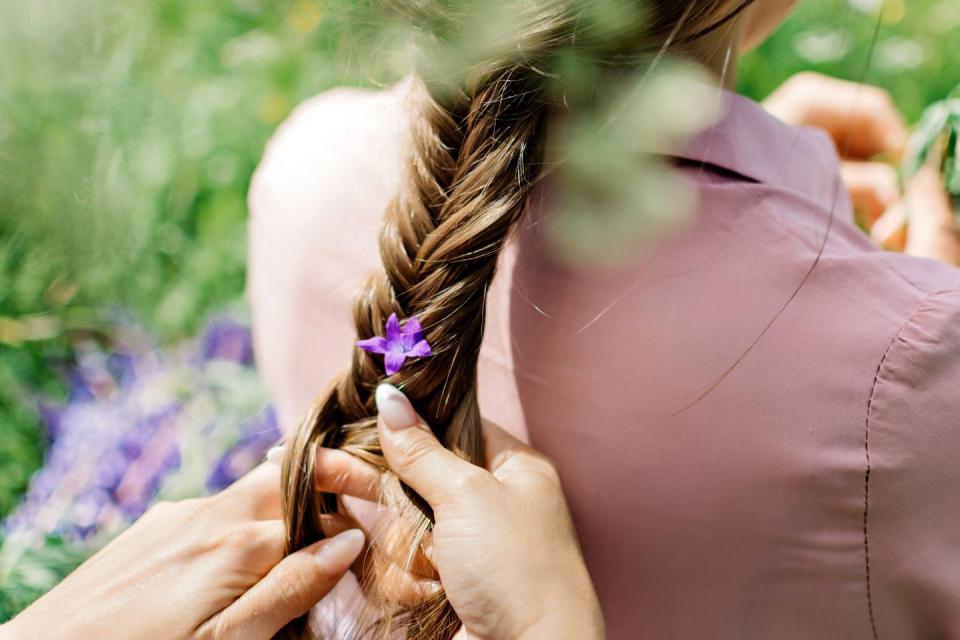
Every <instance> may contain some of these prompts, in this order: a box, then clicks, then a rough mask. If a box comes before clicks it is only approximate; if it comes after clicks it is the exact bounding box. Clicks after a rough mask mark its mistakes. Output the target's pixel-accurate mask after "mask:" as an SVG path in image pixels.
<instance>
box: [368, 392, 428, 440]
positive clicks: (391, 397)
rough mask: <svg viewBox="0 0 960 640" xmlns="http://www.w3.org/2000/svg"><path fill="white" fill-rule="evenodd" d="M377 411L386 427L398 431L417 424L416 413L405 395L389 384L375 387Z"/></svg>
mask: <svg viewBox="0 0 960 640" xmlns="http://www.w3.org/2000/svg"><path fill="white" fill-rule="evenodd" d="M376 400H377V411H378V412H379V413H380V419H381V420H383V424H385V425H386V426H387V428H388V429H392V430H394V431H400V430H401V429H408V428H410V427H412V426H414V425H415V424H417V422H418V420H417V413H416V412H415V411H414V410H413V407H412V406H410V401H409V400H407V396H405V395H403V392H401V391H400V390H399V389H397V388H396V387H394V386H393V385H390V384H381V385H380V386H378V387H377V394H376Z"/></svg>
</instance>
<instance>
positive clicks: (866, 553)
mask: <svg viewBox="0 0 960 640" xmlns="http://www.w3.org/2000/svg"><path fill="white" fill-rule="evenodd" d="M955 291H957V289H955V288H950V289H940V290H937V291H933V292H930V293H927V294H926V295H925V296H924V297H923V298H922V299H921V300H920V302H919V303H918V304H917V306H916V308H915V309H914V310H913V311H912V312H911V313H910V315H909V316H907V319H906V320H905V321H904V323H903V325H901V327H900V328H899V329H898V330H897V332H896V334H894V336H893V338H891V340H890V342H889V344H887V348H886V349H885V350H884V352H883V355H882V356H881V358H880V362H879V364H878V365H877V370H876V372H875V373H874V376H873V385H872V386H871V388H870V397H869V398H868V400H867V410H866V419H865V421H864V434H863V452H864V461H865V468H864V474H863V563H864V583H865V587H866V596H867V615H868V617H869V620H870V630H871V632H872V638H873V640H880V635H879V631H878V628H877V620H876V615H875V610H874V605H873V585H872V583H871V576H870V535H869V534H870V529H869V516H870V473H871V464H870V420H871V418H872V417H873V401H874V399H875V398H876V397H877V390H878V389H879V387H880V373H881V372H882V371H883V369H884V365H886V363H887V359H888V357H889V356H890V354H891V352H892V351H893V349H894V346H895V345H897V344H898V343H900V342H903V339H902V338H903V333H904V331H906V330H907V328H909V327H910V326H911V325H912V324H913V323H914V321H915V320H916V318H917V315H918V314H919V313H920V311H922V310H923V309H924V307H926V306H927V304H928V303H929V302H930V300H931V299H933V298H934V297H936V296H939V295H941V294H945V293H952V292H955Z"/></svg>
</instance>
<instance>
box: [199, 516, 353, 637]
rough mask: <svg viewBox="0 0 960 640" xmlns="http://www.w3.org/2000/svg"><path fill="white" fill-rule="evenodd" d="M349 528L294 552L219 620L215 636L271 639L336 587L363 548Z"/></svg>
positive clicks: (231, 606) (215, 621) (215, 620)
mask: <svg viewBox="0 0 960 640" xmlns="http://www.w3.org/2000/svg"><path fill="white" fill-rule="evenodd" d="M363 541H364V538H363V533H362V532H361V531H360V530H359V529H350V530H349V531H345V532H343V533H341V534H340V535H338V536H336V537H333V538H329V539H326V540H321V541H320V542H317V543H315V544H312V545H310V546H309V547H306V548H304V549H301V550H300V551H298V552H296V553H294V554H291V555H289V556H287V557H286V558H284V559H283V560H282V561H281V562H280V563H279V564H277V565H276V566H275V567H274V568H273V569H272V570H271V571H270V572H269V573H268V574H267V575H266V576H264V578H263V579H262V580H260V582H258V583H257V584H255V585H254V586H253V588H251V589H250V590H249V591H247V592H246V593H244V594H243V595H242V596H240V598H239V599H238V600H237V601H236V602H234V603H233V604H232V605H230V606H229V607H228V608H227V609H226V610H225V611H224V612H223V613H221V614H220V615H219V616H217V618H215V619H214V621H213V624H215V626H216V630H217V632H218V633H217V634H216V637H234V636H235V635H237V636H240V635H241V634H242V637H244V638H250V639H252V640H269V639H270V638H272V637H273V636H274V634H276V633H277V631H279V630H280V629H281V628H283V626H284V625H286V624H287V623H288V622H290V621H291V620H293V619H295V618H298V617H300V616H302V615H303V614H305V613H306V612H307V611H309V610H310V608H311V607H312V606H313V605H315V604H316V603H317V602H319V600H320V599H321V598H322V597H323V596H325V595H326V594H327V593H329V592H330V590H331V589H333V588H334V587H335V586H336V584H337V582H339V581H340V578H342V577H343V575H344V574H345V573H346V572H347V569H348V568H349V567H350V565H351V564H352V563H353V561H354V560H355V559H356V558H357V556H358V555H359V553H360V551H361V550H362V549H363Z"/></svg>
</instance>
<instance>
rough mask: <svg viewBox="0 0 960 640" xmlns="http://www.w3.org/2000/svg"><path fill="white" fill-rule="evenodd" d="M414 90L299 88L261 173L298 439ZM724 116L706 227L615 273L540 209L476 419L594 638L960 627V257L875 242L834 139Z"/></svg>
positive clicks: (267, 261) (508, 287)
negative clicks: (575, 246)
mask: <svg viewBox="0 0 960 640" xmlns="http://www.w3.org/2000/svg"><path fill="white" fill-rule="evenodd" d="M405 100H406V89H405V87H404V85H398V87H395V88H394V89H392V90H388V91H380V92H369V91H361V90H353V89H339V90H334V91H331V92H327V93H325V94H322V95H321V96H319V97H317V98H314V99H313V100H311V101H309V102H307V103H305V104H304V105H302V106H301V107H300V108H299V109H298V110H297V111H296V112H295V113H294V114H293V116H292V117H291V118H290V119H289V121H288V122H287V123H285V124H284V125H283V126H282V127H281V128H280V130H279V131H278V133H277V134H276V136H275V137H274V139H273V140H272V142H271V143H270V145H269V147H268V149H267V151H266V154H265V157H264V160H263V162H262V164H261V166H260V168H259V169H258V171H257V174H256V176H255V179H254V181H253V185H252V189H251V194H250V207H251V221H250V270H249V282H248V294H249V299H250V302H251V305H252V309H253V318H254V335H255V345H256V353H257V359H258V364H259V366H260V368H261V370H262V371H263V374H264V376H265V378H266V381H267V384H268V385H269V387H270V389H271V392H272V394H273V397H274V399H275V401H276V404H277V409H278V412H279V416H280V418H281V421H282V422H283V424H284V426H285V428H286V429H288V430H289V429H292V428H295V427H296V425H297V423H298V420H299V418H300V417H301V416H302V415H303V414H304V413H305V411H306V409H307V407H308V405H309V403H310V402H311V400H312V399H313V398H314V396H315V395H316V394H317V393H318V392H319V391H321V390H322V389H323V388H324V386H325V385H326V384H327V383H328V381H329V380H330V379H331V378H332V377H333V376H334V375H335V374H336V373H337V372H338V371H340V370H342V369H343V368H344V367H345V366H347V365H348V363H349V359H350V356H351V349H352V348H353V341H354V340H355V339H356V338H355V335H354V328H353V324H352V322H351V308H352V302H353V296H354V295H355V292H356V291H357V289H358V287H359V285H360V283H361V282H362V280H363V279H364V277H365V276H367V275H368V274H370V273H371V272H374V271H376V270H378V269H379V268H380V265H379V259H378V254H377V234H378V229H379V224H380V220H381V216H382V212H383V210H384V208H385V206H386V204H387V202H388V200H389V199H390V197H391V196H392V195H393V193H394V192H395V191H396V189H397V185H398V183H399V180H400V176H401V175H402V159H403V149H404V145H405V144H406V139H407V135H408V133H407V131H408V119H407V115H406V114H407V109H406V108H405ZM723 101H724V103H725V104H726V109H725V115H724V116H723V118H722V119H721V120H720V122H719V123H718V124H717V125H716V126H715V127H713V128H712V129H711V130H710V131H708V132H705V133H704V134H703V135H701V136H699V137H698V138H697V140H695V141H694V142H693V143H692V144H690V145H689V146H688V147H687V148H686V149H685V150H683V151H682V152H681V153H678V154H677V155H678V156H679V157H681V158H683V159H684V160H685V161H689V162H684V163H682V166H684V167H687V168H684V169H682V171H683V172H684V173H685V174H686V175H687V176H688V178H689V180H690V184H691V188H695V189H697V192H698V194H699V201H700V203H701V205H700V208H699V213H698V214H697V215H696V216H695V218H694V219H693V220H692V221H691V222H690V223H689V224H688V225H687V226H686V227H685V228H684V230H683V231H682V232H679V233H675V234H673V235H671V236H670V237H669V238H664V239H663V240H662V241H661V242H659V243H658V244H657V245H656V246H655V247H652V248H650V247H648V248H647V249H646V250H644V251H642V252H638V254H637V256H636V258H635V259H634V260H633V261H631V262H630V263H629V264H627V265H625V266H623V267H620V268H617V269H611V268H602V269H601V268H595V269H587V268H579V269H574V268H572V267H570V266H567V265H566V264H565V263H564V262H563V261H562V260H559V259H557V256H556V255H555V254H554V252H553V250H552V249H551V245H550V244H549V243H548V242H546V241H545V240H544V237H543V235H542V234H541V233H540V225H539V224H538V220H539V215H541V214H542V213H543V212H542V211H539V212H538V211H531V212H529V215H528V217H527V219H526V220H525V221H524V222H523V223H522V224H521V225H520V226H521V229H520V231H519V233H518V234H517V235H516V236H515V238H514V239H513V240H512V241H511V242H510V244H509V246H508V248H507V249H506V250H505V252H504V254H503V255H502V256H501V260H500V266H499V270H498V273H497V276H496V278H495V281H494V284H493V286H492V287H491V289H490V291H489V293H488V302H487V312H488V317H487V322H486V333H485V336H484V342H483V349H482V352H481V359H480V367H479V394H480V406H481V410H482V412H483V414H484V415H485V416H486V417H488V418H490V419H492V420H494V421H495V422H497V423H499V424H501V425H503V426H504V427H505V428H507V429H508V430H510V431H512V432H514V433H516V434H518V435H520V436H521V437H523V438H524V439H526V440H528V441H529V442H531V443H532V444H533V445H534V446H535V447H536V448H538V449H540V450H542V451H543V452H544V453H546V454H547V455H548V456H550V457H551V458H552V459H553V460H554V461H555V463H556V465H557V467H558V469H559V471H560V474H561V477H562V479H563V483H564V488H565V491H566V494H567V497H568V500H569V502H570V505H571V509H572V512H573V515H574V520H575V522H576V526H577V530H578V533H579V536H580V540H581V543H582V546H583V551H584V555H585V557H586V561H587V565H588V567H589V570H590V573H591V576H592V577H593V579H594V582H595V584H596V588H597V591H598V594H599V596H600V600H601V603H602V606H603V611H604V615H605V618H606V621H607V625H608V634H609V637H610V638H614V639H618V638H631V639H632V638H658V639H659V638H681V639H683V638H705V637H706V638H718V639H726V638H731V639H733V638H779V639H790V638H820V639H824V638H825V639H830V638H837V639H841V638H842V639H853V638H864V639H878V638H882V639H909V638H957V637H960V464H958V454H960V357H958V356H960V270H957V269H954V268H952V267H949V266H945V265H941V264H938V263H935V262H932V261H928V260H924V259H917V258H911V257H906V256H903V255H895V254H891V253H886V252H883V251H880V250H878V249H877V248H875V247H874V246H873V245H872V244H871V243H870V241H869V240H868V239H867V238H866V237H865V236H864V234H863V233H862V232H861V231H860V230H858V229H857V228H856V227H855V225H854V224H853V221H852V215H851V207H850V202H849V198H848V195H847V193H846V192H845V190H844V189H843V187H842V185H841V183H840V178H839V173H838V159H837V154H836V151H835V149H834V147H833V144H832V142H831V141H830V140H829V138H828V137H827V136H826V135H825V134H824V133H822V132H819V131H816V130H813V129H806V128H797V127H792V126H788V125H785V124H783V123H781V122H779V121H778V120H776V119H775V118H773V117H772V116H770V115H768V114H767V113H766V112H765V111H764V110H763V109H762V108H761V107H760V106H759V105H757V104H755V103H753V102H751V101H749V100H747V99H745V98H741V97H737V96H734V95H732V94H726V95H725V96H724V98H723ZM701 164H704V165H705V168H704V169H700V168H699V165H701ZM825 237H826V240H825V241H824V238H825Z"/></svg>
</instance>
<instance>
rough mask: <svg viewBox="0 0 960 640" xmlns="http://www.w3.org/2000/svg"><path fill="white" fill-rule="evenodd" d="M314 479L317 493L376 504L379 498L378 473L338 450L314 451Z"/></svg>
mask: <svg viewBox="0 0 960 640" xmlns="http://www.w3.org/2000/svg"><path fill="white" fill-rule="evenodd" d="M315 469H316V477H315V479H314V484H315V485H316V488H317V489H318V490H319V491H322V492H324V493H336V494H340V495H348V496H353V497H354V498H362V499H363V500H370V501H371V502H376V501H377V500H379V497H380V478H381V475H382V474H381V473H380V470H379V469H377V468H376V467H374V466H372V465H370V464H367V463H366V462H364V461H363V460H361V459H359V458H357V457H355V456H352V455H350V454H349V453H347V452H346V451H339V450H337V449H326V448H324V447H318V448H317V462H316V466H315Z"/></svg>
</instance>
